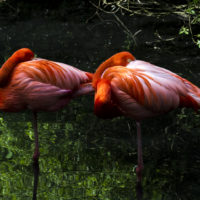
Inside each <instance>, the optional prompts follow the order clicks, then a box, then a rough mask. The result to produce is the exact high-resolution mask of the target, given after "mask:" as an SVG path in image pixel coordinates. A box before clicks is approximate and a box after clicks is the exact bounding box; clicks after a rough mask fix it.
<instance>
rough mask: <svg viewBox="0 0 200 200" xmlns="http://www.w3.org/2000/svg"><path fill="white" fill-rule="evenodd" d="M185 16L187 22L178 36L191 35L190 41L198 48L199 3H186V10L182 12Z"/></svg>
mask: <svg viewBox="0 0 200 200" xmlns="http://www.w3.org/2000/svg"><path fill="white" fill-rule="evenodd" d="M184 13H185V15H186V16H187V21H186V23H185V25H184V26H182V27H181V29H180V31H179V34H185V35H189V34H190V35H191V37H192V41H193V42H194V43H195V44H196V45H197V46H198V47H199V48H200V40H199V38H200V36H199V35H200V33H199V28H198V29H197V27H199V25H200V1H199V0H193V1H191V2H189V3H188V5H187V7H186V9H185V10H184Z"/></svg>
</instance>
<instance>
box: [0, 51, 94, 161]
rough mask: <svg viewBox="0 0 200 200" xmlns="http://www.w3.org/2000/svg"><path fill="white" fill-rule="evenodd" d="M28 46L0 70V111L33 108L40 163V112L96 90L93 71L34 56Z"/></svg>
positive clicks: (60, 105) (36, 151)
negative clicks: (93, 82) (38, 123)
mask: <svg viewBox="0 0 200 200" xmlns="http://www.w3.org/2000/svg"><path fill="white" fill-rule="evenodd" d="M33 58H34V53H33V52H32V51H31V50H30V49H28V48H22V49H19V50H18V51H16V52H15V53H14V54H13V55H12V56H11V57H10V58H9V59H8V60H7V61H6V62H5V63H4V64H3V66H2V67H1V69H0V110H2V111H8V112H18V111H21V110H24V109H27V108H28V109H31V110H32V111H33V116H34V117H33V128H34V135H35V150H34V154H33V160H34V161H35V162H38V158H39V144H38V130H37V112H38V111H56V110H58V109H61V108H62V107H64V106H66V105H67V104H68V103H69V101H70V100H71V99H72V98H74V97H77V96H80V95H83V94H88V93H91V92H92V91H93V88H92V84H91V80H92V74H91V73H88V72H84V71H81V70H79V69H76V68H74V67H72V66H69V65H66V64H63V63H59V62H53V61H49V60H45V59H33Z"/></svg>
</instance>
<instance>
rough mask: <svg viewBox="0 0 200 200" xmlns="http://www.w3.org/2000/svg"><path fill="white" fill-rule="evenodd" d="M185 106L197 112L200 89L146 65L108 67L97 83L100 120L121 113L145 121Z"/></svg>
mask: <svg viewBox="0 0 200 200" xmlns="http://www.w3.org/2000/svg"><path fill="white" fill-rule="evenodd" d="M105 88H107V89H105ZM106 91H107V92H106ZM108 91H109V92H108ZM103 97H104V98H103ZM182 106H184V107H191V108H194V109H195V110H197V109H198V108H199V107H200V89H199V88H198V87H197V86H195V85H194V84H192V83H191V82H189V81H188V80H186V79H184V78H181V77H180V76H178V75H176V74H175V73H173V72H171V71H169V70H166V69H164V68H161V67H157V66H155V65H152V64H150V63H148V62H145V61H140V60H134V61H132V62H130V63H129V64H127V65H126V66H111V67H108V68H107V69H105V70H104V71H103V73H102V75H101V77H100V79H99V81H98V83H97V89H96V94H95V113H96V114H97V115H99V116H100V117H104V118H107V116H109V115H111V114H110V113H113V116H115V114H114V110H117V113H118V115H126V116H130V117H132V118H133V119H135V120H142V119H145V118H148V117H153V116H156V115H159V114H163V113H166V112H169V111H171V110H173V109H175V108H177V107H182ZM105 107H106V109H105ZM107 107H109V109H108V108H107ZM102 110H103V111H102ZM111 110H112V112H110V111H111ZM107 111H108V112H107ZM115 112H116V111H115ZM116 116H117V115H116Z"/></svg>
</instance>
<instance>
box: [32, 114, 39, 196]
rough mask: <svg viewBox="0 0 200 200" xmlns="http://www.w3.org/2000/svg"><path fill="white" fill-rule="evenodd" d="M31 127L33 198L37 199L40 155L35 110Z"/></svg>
mask: <svg viewBox="0 0 200 200" xmlns="http://www.w3.org/2000/svg"><path fill="white" fill-rule="evenodd" d="M33 129H34V136H35V150H34V154H33V173H34V186H33V198H32V200H37V187H38V176H39V163H38V159H39V156H40V152H39V142H38V127H37V112H35V111H34V112H33Z"/></svg>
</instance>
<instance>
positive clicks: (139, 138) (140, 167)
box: [136, 121, 144, 183]
mask: <svg viewBox="0 0 200 200" xmlns="http://www.w3.org/2000/svg"><path fill="white" fill-rule="evenodd" d="M136 127H137V153H138V166H137V168H136V174H137V182H139V183H141V182H142V170H143V168H144V165H143V157H142V136H141V127H140V122H138V121H137V122H136Z"/></svg>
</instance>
